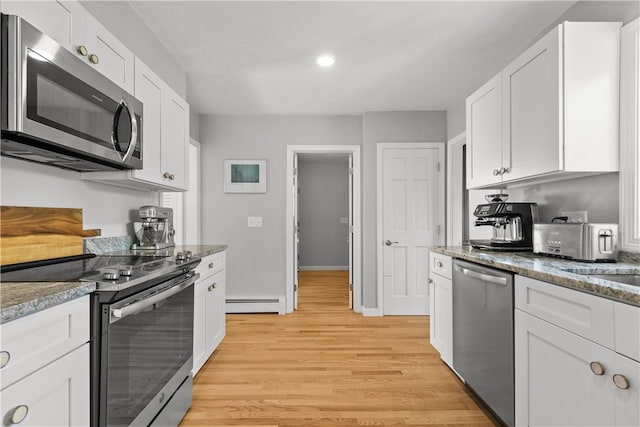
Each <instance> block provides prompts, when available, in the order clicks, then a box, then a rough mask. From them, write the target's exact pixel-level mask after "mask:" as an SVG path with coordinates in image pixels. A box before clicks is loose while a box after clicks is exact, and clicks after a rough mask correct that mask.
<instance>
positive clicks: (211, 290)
mask: <svg viewBox="0 0 640 427" xmlns="http://www.w3.org/2000/svg"><path fill="white" fill-rule="evenodd" d="M217 285H218V284H217V283H214V284H213V285H211V286H209V287H208V288H207V289H208V290H209V292H213V290H214V289H215V288H216V286H217Z"/></svg>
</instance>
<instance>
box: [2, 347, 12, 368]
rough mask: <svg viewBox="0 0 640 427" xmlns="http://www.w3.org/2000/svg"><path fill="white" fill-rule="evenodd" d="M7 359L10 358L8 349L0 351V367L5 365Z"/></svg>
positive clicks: (7, 361)
mask: <svg viewBox="0 0 640 427" xmlns="http://www.w3.org/2000/svg"><path fill="white" fill-rule="evenodd" d="M9 360H11V354H10V353H9V352H8V351H0V369H2V368H4V367H5V366H7V364H8V363H9Z"/></svg>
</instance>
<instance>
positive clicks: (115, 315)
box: [109, 273, 200, 324]
mask: <svg viewBox="0 0 640 427" xmlns="http://www.w3.org/2000/svg"><path fill="white" fill-rule="evenodd" d="M199 277H200V274H198V273H195V274H193V275H190V276H188V277H187V279H186V280H184V281H182V282H179V283H178V284H176V285H175V286H172V287H171V288H169V289H167V290H166V291H163V292H160V293H159V294H155V295H152V296H150V297H148V298H145V299H142V300H140V301H136V302H134V303H133V304H129V305H126V306H124V307H121V308H111V310H110V311H111V313H110V314H111V315H110V316H109V324H113V323H115V322H117V321H119V320H122V319H124V318H125V317H127V316H131V315H134V314H138V313H140V312H142V311H144V310H146V309H147V308H149V307H151V306H152V305H154V304H157V303H158V302H160V301H164V300H166V299H168V298H171V297H172V296H173V295H175V294H177V293H178V292H180V291H182V290H184V289H186V288H188V287H189V286H191V285H192V284H194V283H195V281H196V280H198V278H199Z"/></svg>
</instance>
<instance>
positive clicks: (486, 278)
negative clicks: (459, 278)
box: [453, 264, 507, 286]
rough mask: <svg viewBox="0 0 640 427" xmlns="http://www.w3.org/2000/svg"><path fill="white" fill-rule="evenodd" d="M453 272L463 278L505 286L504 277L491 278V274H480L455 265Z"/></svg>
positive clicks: (505, 280)
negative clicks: (462, 275) (463, 276)
mask: <svg viewBox="0 0 640 427" xmlns="http://www.w3.org/2000/svg"><path fill="white" fill-rule="evenodd" d="M453 268H454V270H456V271H457V272H459V273H462V274H464V275H465V276H469V277H472V278H474V279H478V280H482V281H485V282H489V283H493V284H495V285H501V286H507V279H506V278H505V277H499V276H492V275H491V274H486V273H480V272H478V271H474V270H471V269H468V268H464V267H461V266H459V265H457V264H455V265H454V266H453Z"/></svg>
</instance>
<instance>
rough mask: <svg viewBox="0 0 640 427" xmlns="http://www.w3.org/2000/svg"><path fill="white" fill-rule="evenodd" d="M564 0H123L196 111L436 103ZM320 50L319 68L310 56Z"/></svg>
mask: <svg viewBox="0 0 640 427" xmlns="http://www.w3.org/2000/svg"><path fill="white" fill-rule="evenodd" d="M574 3H575V2H574V1H497V2H485V1H471V2H465V1H410V2H400V1H376V2H368V1H367V2H365V1H313V2H311V1H288V2H274V1H254V2H248V1H247V2H245V1H224V2H223V1H193V2H185V1H133V2H132V5H133V7H134V8H135V10H136V11H137V12H138V13H139V15H140V16H141V17H142V19H143V20H144V21H145V22H146V24H147V25H148V26H149V28H150V29H151V30H152V31H153V32H154V33H155V34H156V36H157V37H158V38H159V39H160V41H161V42H162V44H163V45H164V46H165V47H166V48H167V49H168V50H169V52H171V53H172V54H173V55H174V56H175V58H176V59H177V61H178V63H179V64H181V66H182V67H183V68H184V70H185V71H186V72H187V75H188V82H189V83H188V87H189V93H188V95H189V103H190V104H191V106H192V108H194V109H195V110H196V111H198V112H199V113H201V114H360V113H362V112H365V111H421V110H445V109H448V108H449V107H450V106H452V105H455V104H456V103H460V102H461V100H463V99H464V98H466V96H467V95H469V94H470V93H471V92H473V90H475V89H476V88H477V87H478V86H479V85H480V84H482V83H483V82H484V81H486V80H488V79H489V78H490V77H491V76H492V74H494V73H496V72H497V71H499V70H500V68H502V67H503V66H504V65H506V64H507V63H508V62H509V61H510V60H512V59H513V58H515V56H516V55H517V54H518V53H520V52H521V51H522V50H523V49H524V48H525V47H526V46H527V45H529V44H530V43H531V42H532V41H533V40H534V38H535V37H536V36H538V35H539V34H540V33H541V32H542V31H543V30H545V29H546V28H547V27H548V26H549V25H550V24H551V23H552V22H553V21H554V20H555V19H557V18H558V17H559V16H560V15H562V14H563V13H564V12H565V11H566V10H567V9H568V8H569V7H571V6H572V5H573V4H574ZM322 53H331V54H333V55H334V56H335V57H336V64H335V66H334V67H332V68H330V69H321V68H319V67H317V66H316V65H315V58H316V56H317V55H319V54H322Z"/></svg>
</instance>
